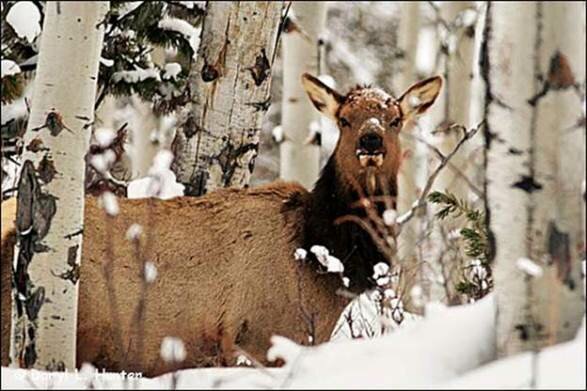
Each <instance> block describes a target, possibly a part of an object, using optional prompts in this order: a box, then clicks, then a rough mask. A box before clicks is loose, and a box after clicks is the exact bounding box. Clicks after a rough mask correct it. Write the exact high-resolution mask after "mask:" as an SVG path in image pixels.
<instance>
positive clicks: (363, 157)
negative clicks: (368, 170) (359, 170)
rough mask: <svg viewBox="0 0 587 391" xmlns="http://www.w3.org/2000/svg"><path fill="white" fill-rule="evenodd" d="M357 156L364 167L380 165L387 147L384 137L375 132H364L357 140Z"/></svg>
mask: <svg viewBox="0 0 587 391" xmlns="http://www.w3.org/2000/svg"><path fill="white" fill-rule="evenodd" d="M356 153H357V158H358V159H359V163H360V164H361V166H363V167H368V166H371V167H373V166H375V167H380V166H381V165H382V164H383V157H384V156H385V148H384V147H383V137H381V136H380V135H379V134H377V133H375V132H368V133H365V134H363V135H362V136H361V137H360V138H359V141H358V142H357V152H356Z"/></svg>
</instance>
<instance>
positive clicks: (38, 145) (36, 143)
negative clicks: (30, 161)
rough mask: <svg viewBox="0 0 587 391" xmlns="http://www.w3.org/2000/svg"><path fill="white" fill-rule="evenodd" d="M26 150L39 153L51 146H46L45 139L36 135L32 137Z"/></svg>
mask: <svg viewBox="0 0 587 391" xmlns="http://www.w3.org/2000/svg"><path fill="white" fill-rule="evenodd" d="M26 150H27V151H30V152H33V153H37V152H41V151H48V150H49V148H47V147H45V145H44V144H43V140H41V139H40V138H38V137H36V138H34V139H32V140H31V142H30V143H29V144H28V145H27V146H26Z"/></svg>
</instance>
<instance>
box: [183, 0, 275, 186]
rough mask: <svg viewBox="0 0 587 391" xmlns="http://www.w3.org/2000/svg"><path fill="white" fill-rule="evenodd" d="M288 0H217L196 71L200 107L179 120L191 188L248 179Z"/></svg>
mask: <svg viewBox="0 0 587 391" xmlns="http://www.w3.org/2000/svg"><path fill="white" fill-rule="evenodd" d="M281 7H282V3H281V2H209V3H208V7H207V15H206V18H205V20H204V25H203V30H202V40H201V44H200V47H199V50H198V58H197V60H196V63H195V64H194V66H193V68H192V69H193V72H192V75H191V78H192V80H191V83H190V84H191V91H192V94H193V96H192V102H193V104H192V108H191V111H190V112H189V114H188V115H187V116H186V118H184V120H183V123H182V124H179V125H178V127H177V133H176V136H175V140H174V142H173V147H172V149H173V152H174V154H175V160H174V162H173V164H172V169H173V171H174V172H175V174H176V175H177V179H178V181H179V182H181V183H182V184H184V185H185V194H186V195H191V196H198V195H201V194H204V193H206V192H209V191H212V190H214V189H216V188H218V187H231V186H235V187H243V186H247V184H248V182H249V179H250V177H251V173H252V171H253V167H254V161H255V157H256V156H257V151H258V148H259V133H260V128H261V123H262V120H263V116H264V114H265V112H266V111H267V109H268V108H269V104H270V85H271V66H272V64H273V58H274V51H275V45H276V41H277V31H278V25H279V22H280V19H281V18H280V16H281Z"/></svg>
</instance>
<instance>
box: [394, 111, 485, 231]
mask: <svg viewBox="0 0 587 391" xmlns="http://www.w3.org/2000/svg"><path fill="white" fill-rule="evenodd" d="M453 126H455V127H459V128H461V129H462V130H463V133H464V134H463V137H462V138H461V140H460V141H459V142H458V143H457V145H455V147H454V149H453V150H452V151H451V152H450V153H449V154H448V155H446V156H445V155H443V154H442V153H440V151H437V154H438V156H439V158H440V163H439V164H438V166H437V167H436V169H435V170H434V171H433V172H432V175H430V177H429V178H428V181H427V182H426V185H425V186H424V189H423V190H422V193H421V194H420V197H419V198H418V199H417V200H416V202H414V204H413V205H412V208H411V209H410V210H409V211H407V212H406V213H404V214H403V215H401V216H399V217H398V219H397V224H398V225H399V227H400V228H401V227H402V226H403V225H404V224H405V223H407V222H408V221H410V220H411V219H412V217H414V214H415V213H416V212H417V211H418V209H420V208H422V207H423V206H424V205H426V196H427V195H428V193H429V192H430V190H431V189H432V185H433V184H434V181H435V180H436V177H437V176H438V174H439V173H440V171H442V169H443V168H444V167H446V165H447V164H448V162H449V161H450V159H452V157H453V156H454V155H455V154H456V153H457V152H458V151H459V149H460V148H461V146H462V145H463V144H464V143H465V142H467V141H468V140H469V139H471V138H472V137H473V136H474V135H475V134H476V133H477V132H478V131H479V129H481V127H482V126H485V121H481V122H480V123H479V124H478V125H477V127H475V128H473V129H471V130H469V131H467V130H466V129H465V128H464V127H463V126H462V125H453Z"/></svg>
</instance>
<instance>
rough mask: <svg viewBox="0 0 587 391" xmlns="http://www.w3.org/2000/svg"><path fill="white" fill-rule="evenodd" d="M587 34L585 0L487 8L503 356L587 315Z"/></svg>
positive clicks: (492, 206) (490, 196) (532, 346)
mask: <svg viewBox="0 0 587 391" xmlns="http://www.w3.org/2000/svg"><path fill="white" fill-rule="evenodd" d="M577 31H582V32H583V34H577ZM584 32H585V8H584V7H583V5H582V4H580V3H570V2H565V3H549V2H535V3H492V4H490V5H489V9H488V19H487V26H486V30H485V35H486V36H485V39H486V44H485V55H484V56H483V61H482V64H483V66H484V76H485V80H486V83H487V85H486V107H485V110H486V118H487V125H488V127H487V129H486V132H485V136H486V141H485V142H486V146H487V155H486V187H487V200H488V212H489V216H488V217H489V228H490V230H491V232H492V234H493V237H494V238H495V240H494V245H495V248H494V255H495V258H494V281H495V288H496V292H497V303H498V312H497V347H498V354H499V355H501V356H503V355H508V354H513V353H517V352H519V351H523V350H538V349H540V348H541V347H543V346H547V345H552V344H554V343H556V342H560V341H565V340H568V339H570V338H573V337H574V335H575V333H576V331H577V329H578V327H579V325H580V322H581V319H582V317H583V316H584V311H585V310H584V304H585V303H584V298H583V295H582V292H583V289H582V279H581V276H580V273H581V271H580V269H581V262H580V261H581V260H580V255H579V252H580V251H581V249H583V248H584V246H585V244H584V241H585V237H584V236H583V230H582V225H581V224H582V221H581V220H582V217H581V207H582V199H581V189H580V187H581V182H582V179H583V178H584V176H585V123H584V120H583V122H581V118H582V117H584V114H583V113H582V101H584V99H585V34H584ZM532 266H537V268H536V267H534V268H533V267H532ZM534 269H536V270H534Z"/></svg>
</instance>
